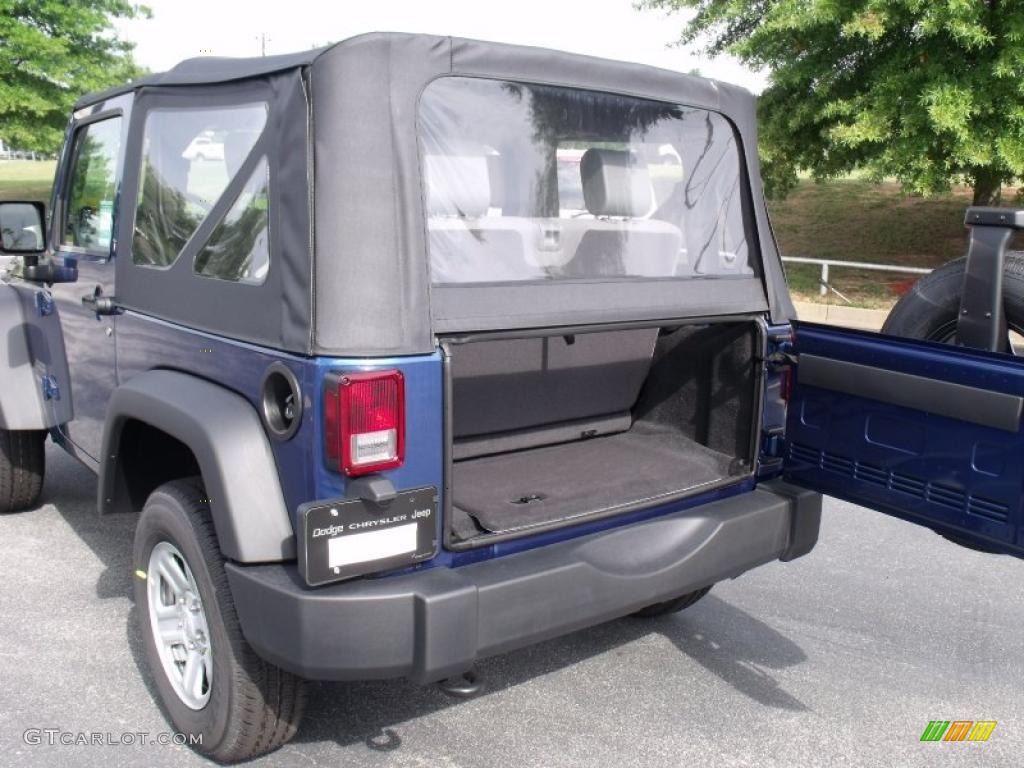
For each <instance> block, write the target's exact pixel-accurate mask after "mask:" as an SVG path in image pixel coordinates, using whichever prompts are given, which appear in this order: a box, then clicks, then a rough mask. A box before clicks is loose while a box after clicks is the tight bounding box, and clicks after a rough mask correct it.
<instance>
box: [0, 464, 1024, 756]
mask: <svg viewBox="0 0 1024 768" xmlns="http://www.w3.org/2000/svg"><path fill="white" fill-rule="evenodd" d="M47 460H48V461H49V476H48V479H47V483H46V488H45V492H44V501H45V505H44V506H43V508H42V509H40V510H37V511H35V512H31V513H27V514H20V515H13V516H6V517H3V518H0V546H2V548H3V556H2V558H0V765H19V766H21V765H48V766H55V765H74V766H77V767H80V768H84V767H87V766H94V765H95V766H107V765H125V764H146V765H151V766H165V765H166V766H187V765H198V764H201V763H202V761H201V760H200V759H199V758H197V757H195V756H194V755H193V754H192V753H191V752H190V751H188V750H187V749H186V748H183V747H173V746H150V747H141V746H79V747H68V746H63V747H62V746H55V747H50V746H46V745H45V744H44V745H40V746H31V745H27V744H25V743H24V739H23V733H24V732H25V730H26V729H27V728H57V729H60V730H62V731H66V732H88V733H100V734H107V733H110V734H112V735H113V737H115V738H122V734H127V733H137V732H140V731H145V732H149V733H150V734H155V733H157V732H159V731H162V730H165V729H166V724H165V722H164V720H163V717H162V716H161V714H160V711H159V710H158V708H157V706H156V705H155V704H154V703H153V699H152V696H151V693H150V688H149V686H148V683H147V682H146V679H145V676H144V675H143V674H140V664H141V655H140V652H139V645H138V642H137V640H136V638H135V633H134V629H133V623H132V620H133V616H132V606H131V601H130V599H129V594H130V589H131V582H130V574H129V562H128V553H129V550H130V542H131V537H132V527H133V520H132V519H131V518H129V517H111V518H99V517H98V516H97V514H96V512H95V506H94V494H95V484H94V482H93V480H92V478H91V476H90V475H89V473H88V472H86V471H85V470H83V469H82V468H80V467H78V466H77V465H76V464H75V463H74V462H73V461H72V460H71V459H69V458H67V457H66V456H64V454H62V453H60V452H58V451H56V450H54V449H52V448H51V449H49V453H48V455H47ZM1022 585H1024V562H1021V561H1016V560H1011V559H1009V558H1001V557H993V556H986V555H981V554H977V553H973V552H969V551H967V550H964V549H960V548H958V547H956V546H955V545H953V544H949V543H948V542H946V541H944V540H942V539H940V538H939V537H938V536H935V535H934V534H932V533H930V532H928V531H925V530H922V529H918V528H915V527H913V526H911V525H908V524H906V523H901V522H898V521H895V520H891V519H888V518H884V517H882V516H880V515H877V514H875V513H873V512H869V511H867V510H864V509H860V508H857V507H854V506H850V505H847V504H842V503H839V502H835V501H830V502H828V503H827V506H826V516H825V522H824V528H823V531H822V539H821V543H820V544H819V546H818V548H817V549H816V550H815V551H814V552H813V553H812V554H810V555H809V556H807V557H806V558H804V559H802V560H800V561H797V562H795V563H792V564H789V565H783V564H778V563H776V564H773V565H769V566H766V567H764V568H761V569H760V570H758V571H755V572H752V573H750V574H747V575H746V576H744V577H742V578H740V579H738V580H736V581H733V582H730V583H728V584H721V585H719V586H718V587H716V588H715V590H714V591H712V593H711V595H710V596H708V597H707V598H706V599H705V600H703V601H702V602H701V603H699V604H698V605H696V606H694V607H693V608H691V609H690V610H689V611H687V612H685V613H683V614H679V615H677V616H673V617H669V618H664V619H658V620H653V621H639V620H633V619H623V620H621V621H616V622H612V623H610V624H607V625H604V626H601V627H597V628H594V629H591V630H587V631H583V632H579V633H577V634H574V635H571V636H569V637H566V638H562V639H559V640H554V641H551V642H547V643H544V644H542V645H539V646H536V647H533V648H529V649H526V650H523V651H520V652H517V653H512V654H509V655H506V656H502V657H499V658H495V659H490V660H488V661H486V662H484V663H483V664H482V665H481V668H480V671H481V673H482V675H483V676H484V677H485V678H486V680H487V681H488V688H487V692H486V693H485V694H484V695H481V696H480V697H478V698H476V699H474V700H471V701H461V702H460V701H454V700H452V699H449V698H447V697H446V696H444V695H443V694H442V693H440V692H439V691H438V690H436V689H435V688H420V687H417V686H414V685H412V684H409V683H404V682H386V683H361V684H347V685H342V684H329V685H328V684H320V685H316V686H314V688H313V691H312V698H311V701H310V705H309V710H308V713H307V716H306V720H305V722H304V725H303V727H302V729H301V730H300V732H299V734H298V737H297V738H296V740H295V741H294V742H293V743H292V744H290V745H289V746H287V747H285V748H284V749H282V750H281V751H279V752H278V753H276V754H275V755H273V756H272V757H271V758H269V759H267V760H264V761H261V762H260V763H259V764H261V765H262V764H265V765H274V766H293V765H294V766H308V765H324V766H328V765H329V766H348V765H352V766H357V765H358V766H374V767H375V766H467V767H474V768H475V767H477V766H479V767H480V768H485V767H486V768H491V767H492V766H515V767H516V768H518V767H519V766H545V767H548V766H587V767H588V768H594V767H597V766H609V767H612V766H615V767H616V768H618V767H619V766H632V765H636V766H665V767H666V768H668V767H669V766H671V767H672V768H677V767H678V766H686V765H698V766H705V765H708V766H710V765H716V766H717V765H723V766H739V765H758V766H775V765H778V766H792V765H802V766H817V765H823V766H828V765H841V766H852V765H857V766H862V765H878V766H887V767H888V766H894V765H898V766H912V765H921V766H943V765H949V766H954V765H955V766H964V765H979V766H981V765H985V766H1019V765H1020V764H1021V757H1020V754H1021V752H1022V750H1024V685H1022V683H1024V631H1022V630H1024V596H1022ZM935 719H943V720H954V719H967V720H981V719H986V720H997V721H998V723H999V724H998V726H997V727H996V729H995V731H994V732H993V734H992V736H991V738H990V740H989V741H988V742H987V743H924V744H923V743H921V742H919V738H920V736H921V733H922V731H923V730H924V728H925V726H926V725H927V723H928V721H929V720H935ZM104 738H106V737H105V736H104Z"/></svg>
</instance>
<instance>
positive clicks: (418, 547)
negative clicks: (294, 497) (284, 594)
mask: <svg viewBox="0 0 1024 768" xmlns="http://www.w3.org/2000/svg"><path fill="white" fill-rule="evenodd" d="M299 520H300V527H301V529H302V530H301V536H302V538H301V541H300V544H299V547H298V550H299V553H298V554H299V572H300V573H301V574H302V576H303V578H304V579H305V580H306V583H307V584H309V585H310V586H318V585H320V584H327V583H329V582H333V581H342V580H344V579H350V578H353V577H355V576H364V575H366V574H369V573H376V572H379V571H386V570H393V569H395V568H401V567H403V566H410V565H415V564H416V563H420V562H423V561H424V560H429V559H430V558H431V557H433V556H434V554H435V552H436V551H437V489H436V488H434V487H432V486H429V487H424V488H415V489H413V490H409V491H402V492H401V493H399V494H398V495H397V496H395V498H394V499H392V500H391V501H388V502H385V503H383V504H376V503H374V502H372V501H367V500H365V499H327V500H324V501H314V502H310V503H308V504H303V505H302V506H300V507H299Z"/></svg>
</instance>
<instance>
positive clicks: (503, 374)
mask: <svg viewBox="0 0 1024 768" xmlns="http://www.w3.org/2000/svg"><path fill="white" fill-rule="evenodd" d="M657 339H658V330H657V329H656V328H653V329H651V328H642V329H630V330H625V331H604V332H599V333H585V334H584V333H581V334H576V335H575V336H549V337H543V338H533V339H497V340H493V341H477V342H470V343H467V344H456V345H452V347H451V348H450V355H451V361H450V366H451V375H452V388H453V409H452V419H453V423H452V426H453V437H454V438H455V439H456V441H458V440H461V439H464V438H473V437H480V436H483V435H488V436H496V435H500V434H506V433H510V432H524V431H530V430H537V429H538V428H541V427H550V426H555V425H565V424H568V423H575V427H574V429H576V428H578V430H577V431H576V432H575V433H572V434H568V435H567V433H566V432H565V431H564V430H562V431H560V432H559V435H560V437H559V439H558V441H561V440H564V439H566V437H569V438H573V437H575V438H579V437H583V436H586V433H588V431H589V430H590V429H591V427H588V421H593V422H595V424H594V426H593V427H592V428H593V429H598V431H600V432H606V431H608V430H609V429H611V428H614V429H619V430H621V429H628V428H629V426H630V420H629V418H628V413H629V411H630V409H631V408H632V407H633V404H634V403H635V402H636V400H637V397H638V396H639V394H640V388H641V386H642V385H643V382H644V379H645V378H646V376H647V372H648V370H649V369H650V365H651V359H652V358H653V355H654V345H655V342H656V341H657ZM623 415H625V416H626V417H627V418H625V419H624V420H623V419H622V418H618V419H609V418H608V417H610V416H617V417H622V416H623ZM524 437H526V436H525V435H524ZM536 437H537V436H536V434H533V435H532V438H531V440H530V441H529V442H530V444H536ZM503 445H505V446H506V449H510V448H509V446H510V445H511V446H512V447H513V448H514V447H516V444H515V443H509V442H508V441H505V443H503ZM524 445H525V443H524Z"/></svg>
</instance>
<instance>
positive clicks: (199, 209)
mask: <svg viewBox="0 0 1024 768" xmlns="http://www.w3.org/2000/svg"><path fill="white" fill-rule="evenodd" d="M266 121H267V108H266V105H265V104H246V105H242V106H237V107H218V108H213V109H156V110H153V111H152V112H150V113H149V114H148V115H147V116H146V125H145V130H144V136H143V148H142V165H141V171H140V173H141V178H140V181H139V203H138V207H137V209H136V213H135V235H134V238H133V240H132V258H133V260H134V262H135V263H136V264H143V265H148V266H155V267H166V266H169V265H170V264H173V263H174V261H175V260H176V259H177V258H178V254H180V253H181V250H182V248H184V247H185V244H186V243H187V242H188V240H189V238H191V237H192V235H193V234H194V233H195V231H196V229H197V228H198V227H199V225H200V224H201V223H202V221H203V219H205V218H206V216H207V215H208V214H209V212H210V210H211V209H212V208H213V206H214V204H215V203H216V202H217V200H218V199H219V198H220V196H221V194H223V192H224V189H225V188H226V187H227V185H228V183H229V182H230V181H231V179H232V178H233V177H234V175H235V174H236V173H237V172H238V169H239V167H240V166H241V165H242V162H243V161H244V160H245V158H246V156H247V155H248V154H249V152H250V150H252V148H253V145H254V144H255V143H256V140H257V139H258V138H259V136H260V133H261V132H262V131H263V126H264V125H265V124H266Z"/></svg>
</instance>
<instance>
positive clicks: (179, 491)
mask: <svg viewBox="0 0 1024 768" xmlns="http://www.w3.org/2000/svg"><path fill="white" fill-rule="evenodd" d="M168 556H169V557H170V558H171V559H170V560H168V559H167V557H168ZM133 558H134V559H133V562H134V570H135V574H136V576H137V578H136V579H135V605H136V617H137V621H138V625H139V626H138V628H139V631H140V634H141V636H142V638H143V644H144V646H145V651H146V657H147V660H148V662H149V667H150V671H151V673H152V675H153V679H154V682H155V683H156V688H157V690H158V692H159V694H160V700H161V703H162V704H163V706H164V710H165V711H166V713H167V715H168V717H169V719H170V721H171V723H172V724H173V726H174V728H175V730H176V731H178V732H180V733H184V734H188V735H192V736H198V737H201V739H202V743H201V744H196V745H194V746H195V748H196V749H197V750H198V751H200V752H202V753H203V754H206V755H209V756H210V757H212V758H214V759H215V760H218V761H220V762H235V761H239V760H247V759H250V758H253V757H257V756H259V755H263V754H266V753H268V752H272V751H273V750H275V749H277V748H278V747H280V746H281V745H282V744H284V743H285V742H287V741H288V740H289V739H291V738H292V736H294V735H295V732H296V730H297V728H298V725H299V721H300V719H301V718H302V712H303V709H304V707H305V700H306V698H305V687H304V681H303V680H302V679H301V678H299V677H296V676H295V675H292V674H290V673H288V672H285V671H284V670H282V669H279V668H278V667H276V666H274V665H273V664H270V663H269V662H267V661H264V660H263V659H262V658H260V657H259V656H258V655H257V654H256V652H255V651H253V649H252V647H251V646H250V645H249V643H248V642H247V641H246V639H245V638H244V637H243V635H242V629H241V626H240V625H239V622H238V615H237V613H236V611H235V604H234V600H233V599H232V596H231V588H230V586H229V584H228V579H227V574H226V573H225V570H224V556H223V555H222V554H221V551H220V546H219V544H218V542H217V534H216V532H215V531H214V527H213V520H212V519H211V517H210V510H209V506H208V504H207V501H206V493H205V491H204V490H203V486H202V483H201V482H200V481H199V480H198V479H197V478H191V479H186V480H175V481H172V482H169V483H166V484H164V485H162V486H160V487H159V488H157V489H156V490H155V491H153V493H152V494H151V495H150V497H149V499H148V500H147V501H146V506H145V507H144V508H143V510H142V514H141V516H140V517H139V522H138V526H137V528H136V531H135V546H134V553H133ZM151 564H153V565H155V568H154V569H153V571H155V572H148V571H149V569H150V567H151ZM175 564H177V565H178V568H177V570H175V569H174V565H175ZM168 569H170V570H172V571H173V573H170V574H168V575H164V574H165V572H166V571H167V570H168ZM175 585H178V586H177V587H176V586H175ZM179 592H180V593H181V595H184V597H181V595H179ZM197 593H198V594H197ZM179 604H181V605H182V608H181V610H180V613H178V614H175V615H171V614H174V612H175V611H177V610H178V608H177V606H178V605H179ZM179 617H180V618H181V619H182V620H181V621H177V620H178V618H179ZM168 621H169V622H170V623H169V624H168V623H166V622H168ZM176 621H177V624H175V622H176ZM157 623H161V624H163V625H164V626H161V628H160V630H159V632H160V634H159V635H158V630H157V629H156V624H157ZM175 627H177V629H176V628H175ZM197 628H198V629H197ZM176 632H177V633H179V634H180V635H181V637H180V639H179V638H177V637H176V635H175V633H176ZM168 638H169V639H168ZM196 648H198V649H199V650H198V651H196V650H195V649H196ZM190 649H192V650H190ZM196 653H198V659H199V660H200V663H201V665H202V667H203V671H200V672H199V673H198V675H197V676H196V677H193V678H192V680H193V681H195V682H191V683H190V682H189V677H188V659H190V658H192V656H193V654H196ZM197 683H198V684H197Z"/></svg>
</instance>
